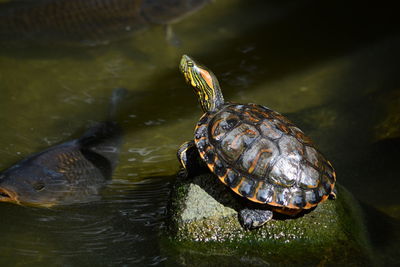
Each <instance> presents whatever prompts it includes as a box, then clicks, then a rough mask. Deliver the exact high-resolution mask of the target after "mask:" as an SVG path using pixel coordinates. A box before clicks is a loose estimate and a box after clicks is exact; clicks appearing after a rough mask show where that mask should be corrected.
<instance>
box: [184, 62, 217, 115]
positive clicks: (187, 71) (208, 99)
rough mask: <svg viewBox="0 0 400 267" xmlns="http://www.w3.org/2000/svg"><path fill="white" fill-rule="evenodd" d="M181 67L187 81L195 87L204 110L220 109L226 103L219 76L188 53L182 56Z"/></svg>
mask: <svg viewBox="0 0 400 267" xmlns="http://www.w3.org/2000/svg"><path fill="white" fill-rule="evenodd" d="M179 68H180V70H181V72H182V73H183V75H184V76H185V80H186V82H188V83H189V84H190V85H191V86H192V87H193V89H194V91H195V93H196V95H197V97H198V100H199V102H200V105H201V108H202V109H203V111H204V112H208V111H211V112H214V111H217V110H219V109H220V108H221V106H222V105H223V104H224V97H223V96H222V92H221V88H220V87H219V83H218V80H217V77H215V75H214V74H213V73H212V72H211V71H210V70H209V69H207V68H206V67H204V66H202V65H200V64H197V63H196V62H195V61H194V60H193V59H191V58H190V57H188V56H186V55H183V56H182V59H181V62H180V66H179Z"/></svg>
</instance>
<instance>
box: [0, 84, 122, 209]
mask: <svg viewBox="0 0 400 267" xmlns="http://www.w3.org/2000/svg"><path fill="white" fill-rule="evenodd" d="M123 95H125V90H124V89H116V90H114V92H113V96H112V100H111V108H110V118H111V117H114V116H115V112H116V106H117V104H118V102H120V100H121V99H122V97H123ZM120 145H121V130H120V127H119V126H118V125H117V123H116V122H114V121H111V120H110V121H107V122H103V123H99V124H97V125H96V126H94V127H91V128H90V129H89V130H88V131H87V132H86V133H85V134H84V135H83V136H82V137H81V138H79V139H75V140H72V141H69V142H66V143H62V144H59V145H56V146H54V147H51V148H48V149H46V150H45V151H42V152H39V153H37V154H34V155H31V156H29V157H28V158H26V159H24V160H22V161H20V162H18V163H17V164H15V165H14V166H12V167H11V168H9V169H7V170H5V171H4V172H1V173H0V202H12V203H16V204H21V205H33V206H43V207H50V206H53V205H57V204H71V203H77V202H87V201H90V200H94V199H96V198H98V193H99V190H100V189H101V188H102V187H103V186H104V184H105V183H106V182H107V180H109V179H110V178H111V175H112V172H113V170H114V169H115V167H116V165H117V161H118V155H119V151H120Z"/></svg>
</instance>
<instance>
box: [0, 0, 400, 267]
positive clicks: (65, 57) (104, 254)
mask: <svg viewBox="0 0 400 267" xmlns="http://www.w3.org/2000/svg"><path fill="white" fill-rule="evenodd" d="M11 1H17V0H11ZM1 2H5V1H0V3H1ZM8 2H10V1H8ZM1 7H2V5H1V4H0V9H1ZM0 14H1V12H0ZM399 20H400V19H398V16H397V14H396V12H395V8H394V7H393V6H390V4H389V2H386V1H383V2H379V3H378V2H377V3H374V4H370V3H368V2H365V1H359V2H358V1H350V2H349V1H335V2H334V3H330V4H327V3H325V4H323V3H320V1H264V0H217V1H214V2H213V3H211V4H209V5H207V6H206V7H204V8H203V9H201V10H200V11H198V12H196V13H194V14H193V15H191V16H189V17H186V18H184V19H183V20H181V21H179V22H177V23H176V24H174V26H173V29H174V32H175V34H176V36H177V37H178V38H179V40H180V46H172V45H170V43H169V42H168V41H166V38H165V32H164V27H163V26H162V25H153V26H152V27H148V28H147V30H143V31H140V32H135V33H132V35H129V36H128V37H127V36H126V35H124V38H115V36H114V35H113V36H112V37H108V36H107V35H105V36H102V38H104V42H100V43H102V45H96V46H88V45H87V43H86V42H85V43H82V44H81V43H79V42H75V43H74V44H70V43H68V44H63V43H62V42H61V43H60V42H48V43H47V42H46V43H43V42H42V43H41V42H40V41H39V42H37V41H35V40H30V41H29V42H28V41H24V42H19V41H18V40H16V41H13V42H8V41H7V42H4V43H0V47H1V49H0V93H1V95H0V122H1V124H2V127H1V128H2V130H1V131H0V142H1V145H0V158H1V160H0V168H1V169H5V168H7V167H9V166H10V165H12V164H13V163H14V162H16V161H18V160H20V159H22V158H24V157H25V156H27V155H29V154H31V153H34V152H37V151H40V150H42V149H44V148H46V147H48V146H50V145H54V144H57V143H59V142H63V141H66V140H69V139H72V138H74V137H77V136H79V135H80V134H82V133H83V131H84V130H85V129H86V128H87V127H88V125H90V124H91V123H92V122H93V121H100V120H102V119H104V118H105V117H106V115H107V111H108V102H109V96H110V94H111V91H112V89H113V88H116V87H124V88H126V89H128V90H129V95H128V97H127V98H126V101H124V103H123V104H122V107H121V112H120V115H119V122H120V124H121V126H122V128H123V129H124V132H125V135H124V143H123V147H122V154H121V158H120V164H119V166H118V167H117V170H116V172H115V175H114V177H113V181H112V183H111V184H110V185H109V186H108V187H107V188H105V190H104V192H103V194H102V199H101V200H99V201H97V202H93V203H87V204H81V205H72V206H62V207H58V208H52V209H39V208H29V207H21V206H16V205H12V204H5V203H0V204H1V205H0V237H1V241H2V242H0V266H15V265H17V266H35V265H37V266H39V265H43V264H46V265H67V266H68V265H124V264H126V265H135V266H140V265H157V264H160V265H163V264H167V265H168V264H169V263H171V261H170V259H169V258H168V256H167V255H164V254H163V253H162V250H161V249H160V247H159V243H158V240H159V235H160V231H161V230H162V228H163V221H164V218H165V209H166V202H167V199H168V194H169V189H170V184H171V183H172V182H173V180H174V174H175V173H176V172H177V170H178V168H179V165H178V162H177V160H176V156H175V153H176V150H177V148H178V147H179V145H180V144H181V143H182V142H184V141H186V140H188V139H191V138H192V133H193V128H194V125H195V122H196V121H197V119H198V118H199V117H200V115H201V111H200V108H199V107H198V105H197V100H196V98H195V96H194V94H193V92H192V91H191V89H190V88H189V87H188V86H187V85H186V84H185V82H184V79H183V77H182V76H181V74H180V73H179V71H178V63H179V59H180V57H181V55H182V54H183V53H185V54H188V55H191V56H193V57H194V58H196V59H197V60H198V61H200V62H203V63H204V64H205V65H206V66H208V67H209V68H210V69H212V70H213V71H214V73H215V74H216V75H217V77H219V79H220V84H221V86H222V88H223V92H224V95H225V99H227V100H230V101H234V102H255V103H258V104H263V105H265V106H268V107H270V108H272V109H274V110H277V111H279V112H281V113H283V114H285V115H287V116H288V117H289V118H290V119H292V120H293V121H294V122H295V123H296V124H298V125H299V127H300V128H302V129H303V130H304V131H305V132H306V133H307V134H309V135H310V136H311V137H312V138H313V139H314V141H315V143H316V144H317V145H318V146H319V148H320V150H321V151H323V152H324V154H326V156H327V158H329V159H330V160H331V162H332V163H333V165H334V167H335V168H336V169H337V173H338V182H339V183H341V184H342V185H344V186H345V187H347V188H348V189H349V190H350V191H351V192H352V193H353V194H354V195H355V196H356V197H357V198H358V199H360V200H361V201H362V202H363V203H365V205H366V206H367V207H368V208H367V210H368V211H369V213H368V214H367V215H368V216H367V219H368V227H369V229H370V234H371V238H372V243H373V245H374V246H375V249H376V251H379V253H381V254H380V255H382V256H381V259H380V260H381V261H382V262H384V261H385V260H386V263H391V264H394V263H397V264H399V263H400V259H399V256H398V255H399V253H398V252H399V243H400V242H399V239H398V237H399V219H400V202H399V198H398V194H399V192H400V191H399V188H400V182H399V181H400V179H399V172H398V162H399V160H400V157H399V151H400V75H399V67H398V65H399V64H398V62H399V60H400V51H399V49H398V48H399V46H400V32H399V29H398V26H397V25H399ZM81 34H82V32H79V36H81ZM0 39H1V38H0ZM378 211H379V212H378ZM381 217H382V220H383V221H385V224H382V221H380V220H379V219H380V218H381ZM382 225H383V227H382ZM385 225H390V226H391V227H386V226H385ZM216 262H217V259H216Z"/></svg>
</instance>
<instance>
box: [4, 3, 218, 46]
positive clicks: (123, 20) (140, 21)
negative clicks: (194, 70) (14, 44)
mask: <svg viewBox="0 0 400 267" xmlns="http://www.w3.org/2000/svg"><path fill="white" fill-rule="evenodd" d="M209 1H210V0H30V1H16V0H13V1H10V2H9V3H3V4H0V39H1V40H3V41H13V40H14V41H15V40H17V41H18V40H33V41H37V42H47V41H62V42H65V41H67V42H68V41H71V42H76V41H79V42H87V43H89V44H96V43H98V42H104V41H107V40H104V39H105V38H107V39H108V38H109V37H111V38H118V37H123V36H124V35H129V34H132V32H135V31H137V30H140V29H144V28H146V27H148V26H150V25H152V24H169V23H173V22H175V21H177V20H179V19H181V18H182V17H184V16H186V15H188V14H190V13H192V12H194V11H196V10H198V9H199V8H201V7H202V6H204V4H205V3H207V2H209Z"/></svg>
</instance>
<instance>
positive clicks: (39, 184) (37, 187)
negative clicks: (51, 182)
mask: <svg viewBox="0 0 400 267" xmlns="http://www.w3.org/2000/svg"><path fill="white" fill-rule="evenodd" d="M32 186H33V188H34V189H35V190H36V191H42V190H43V189H44V187H45V186H44V183H42V182H37V183H34V184H32Z"/></svg>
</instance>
